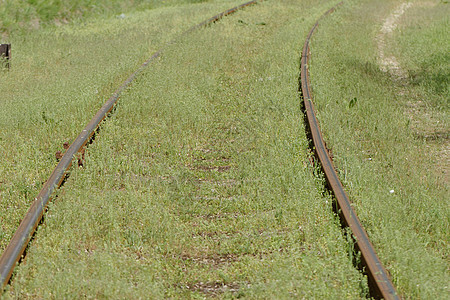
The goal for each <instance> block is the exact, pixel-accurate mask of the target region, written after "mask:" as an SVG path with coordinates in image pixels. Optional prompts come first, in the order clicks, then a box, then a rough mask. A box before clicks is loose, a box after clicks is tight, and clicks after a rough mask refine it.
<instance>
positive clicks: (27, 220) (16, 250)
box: [0, 0, 262, 290]
mask: <svg viewBox="0 0 450 300" xmlns="http://www.w3.org/2000/svg"><path fill="white" fill-rule="evenodd" d="M259 1H262V0H253V1H248V2H246V3H244V4H241V5H239V6H236V7H233V8H231V9H229V10H226V11H224V12H222V13H220V14H218V15H215V16H214V17H212V18H210V19H208V20H206V21H203V22H201V23H200V24H197V25H195V26H193V27H191V28H189V29H188V30H186V31H185V32H183V33H182V34H181V35H179V36H178V37H176V38H174V39H173V40H171V41H170V42H168V43H167V44H166V46H165V47H167V46H168V45H170V44H172V43H174V42H176V41H177V40H179V39H180V38H181V37H183V36H185V35H187V34H188V33H191V32H192V31H194V30H197V29H200V28H202V27H204V26H207V25H209V24H212V23H214V22H216V21H218V20H220V19H221V18H223V17H225V16H227V15H230V14H232V13H234V12H236V11H238V10H240V9H242V8H244V7H246V6H250V5H252V4H256V3H257V2H259ZM165 47H163V48H162V49H161V50H159V51H157V52H155V53H154V54H153V55H152V56H151V57H150V58H149V59H148V60H147V61H145V62H144V63H143V64H142V65H141V66H140V67H139V68H138V70H137V71H136V72H134V73H133V74H131V75H130V76H129V77H128V79H127V80H126V81H125V82H124V83H123V84H122V85H121V86H120V87H119V88H118V89H117V90H116V91H115V92H114V93H113V95H112V96H111V97H110V98H109V99H108V101H107V102H105V104H104V105H103V106H102V108H100V110H99V111H98V112H97V114H96V115H95V116H94V117H93V118H92V120H91V121H90V122H89V124H87V125H86V127H85V128H84V129H83V131H82V132H81V133H80V134H79V135H78V137H77V138H76V139H75V140H74V142H73V143H72V144H71V145H70V147H69V148H68V149H67V150H66V152H65V154H64V156H63V157H62V158H61V160H60V161H59V163H58V165H57V166H56V168H55V169H54V170H53V172H52V174H51V175H50V177H49V179H48V180H47V182H46V183H45V184H44V186H43V187H42V189H41V191H40V192H39V194H38V196H37V197H36V198H35V199H34V201H33V203H32V204H31V207H30V208H29V210H28V212H27V213H26V215H25V217H24V218H23V220H22V222H21V223H20V225H19V227H18V229H17V231H16V232H15V234H14V236H13V237H12V239H11V241H10V243H9V244H8V246H7V247H6V249H5V251H4V252H3V254H2V256H1V257H0V281H1V290H3V288H4V287H5V286H6V284H7V283H8V282H9V280H10V278H11V276H12V273H13V270H14V267H15V266H16V264H17V263H18V262H19V261H20V259H21V257H22V255H24V252H25V249H26V247H27V245H28V243H29V242H30V240H31V237H32V235H33V234H34V232H35V231H36V228H37V226H38V225H39V222H40V221H41V219H42V217H43V215H44V212H45V209H46V207H47V205H48V203H49V201H50V200H51V196H52V195H53V193H54V192H55V190H56V189H57V188H59V187H60V186H61V184H62V183H63V182H64V180H65V178H66V177H67V176H68V171H69V169H70V167H71V165H72V161H73V160H74V158H75V157H76V154H77V153H78V152H80V151H82V149H83V148H84V147H85V146H86V144H87V143H88V142H89V141H91V138H92V137H93V135H94V134H95V132H96V131H97V129H98V128H99V126H100V123H101V122H102V121H103V120H104V119H105V118H106V117H107V116H108V114H109V113H110V112H111V111H112V110H113V108H114V106H115V104H116V102H117V100H118V98H119V97H120V95H121V94H122V92H123V91H124V90H125V89H126V88H127V87H128V86H129V85H130V84H131V82H132V81H133V80H134V79H135V78H136V76H138V75H139V74H140V73H141V72H142V71H143V70H144V69H145V68H146V67H147V66H148V65H149V64H150V63H151V62H152V61H154V60H155V59H156V58H157V57H159V56H160V55H161V53H162V51H163V50H164V49H165Z"/></svg>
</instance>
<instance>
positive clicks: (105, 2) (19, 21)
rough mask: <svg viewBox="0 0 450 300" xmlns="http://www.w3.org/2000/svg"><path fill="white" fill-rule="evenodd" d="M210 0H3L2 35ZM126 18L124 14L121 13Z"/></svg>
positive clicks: (0, 24)
mask: <svg viewBox="0 0 450 300" xmlns="http://www.w3.org/2000/svg"><path fill="white" fill-rule="evenodd" d="M207 1H208V0H170V1H164V0H133V1H130V0H127V1H123V0H95V1H92V0H75V1H73V0H27V1H17V0H3V1H2V3H1V5H0V35H1V34H3V36H4V39H7V38H8V35H9V34H10V33H12V34H16V33H19V34H20V31H23V30H30V29H38V28H40V27H41V26H42V25H44V26H46V25H50V24H51V25H53V24H56V25H60V24H64V23H68V22H71V21H82V20H86V19H88V18H92V17H96V16H100V17H102V18H103V17H105V16H112V15H122V14H123V13H128V12H132V11H141V10H146V9H154V8H157V7H163V6H173V5H180V4H190V3H200V2H207ZM121 17H123V15H122V16H121Z"/></svg>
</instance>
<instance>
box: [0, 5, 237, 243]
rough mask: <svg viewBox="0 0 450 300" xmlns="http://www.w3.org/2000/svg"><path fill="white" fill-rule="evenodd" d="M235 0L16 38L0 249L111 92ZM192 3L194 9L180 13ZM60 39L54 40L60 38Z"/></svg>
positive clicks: (1, 115)
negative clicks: (68, 146) (165, 47)
mask: <svg viewBox="0 0 450 300" xmlns="http://www.w3.org/2000/svg"><path fill="white" fill-rule="evenodd" d="M236 3H237V2H236V1H234V2H232V1H231V2H224V3H220V4H218V3H216V4H211V5H201V6H180V7H173V8H165V9H163V10H161V9H160V10H152V11H148V12H140V13H135V14H133V15H131V16H130V17H129V18H126V19H115V18H113V19H109V18H107V19H105V20H100V19H99V20H97V21H92V22H90V23H88V24H84V25H81V24H78V25H74V26H65V27H62V28H49V29H45V30H39V31H36V32H33V33H29V32H24V33H23V34H22V35H16V36H14V37H12V44H13V59H12V62H11V64H12V67H11V70H10V71H8V72H0V94H1V98H0V128H1V131H0V151H1V156H2V160H1V163H0V181H1V184H0V198H1V201H0V210H1V212H0V218H1V222H0V224H1V230H0V237H1V238H0V249H1V250H2V251H3V249H4V248H5V247H6V244H7V243H8V242H9V240H10V238H11V237H12V234H13V233H14V230H15V229H16V228H17V226H18V224H19V222H20V220H21V218H22V217H23V215H24V214H25V212H26V210H27V209H28V207H29V204H30V203H31V201H32V200H33V198H34V197H35V196H36V195H37V193H38V191H39V189H40V188H41V187H42V184H43V182H44V181H45V180H47V178H48V177H49V175H50V173H51V171H52V169H53V168H54V166H55V165H56V159H55V152H56V151H57V150H63V149H62V144H63V143H64V142H72V141H73V140H74V139H75V137H76V136H77V135H78V134H79V133H80V131H81V130H82V129H83V127H84V126H85V125H86V124H87V123H88V122H89V120H90V119H91V118H92V117H93V115H94V114H95V112H96V111H97V110H98V109H99V108H100V107H101V105H102V104H103V103H104V102H105V101H106V99H108V98H109V97H110V95H111V94H112V93H113V91H114V90H115V89H116V88H117V87H118V86H119V85H120V84H121V83H122V82H123V81H124V80H125V79H126V78H127V77H128V76H129V75H130V74H131V73H132V72H134V70H135V69H136V68H137V66H138V65H140V64H141V63H142V62H143V61H145V60H146V59H147V58H148V57H149V56H150V55H151V54H152V53H153V52H154V51H156V50H158V49H159V48H161V47H162V46H163V45H164V44H165V43H166V42H167V41H169V40H170V39H172V38H173V37H175V36H176V35H177V34H179V33H180V32H182V31H183V30H186V29H187V28H188V27H190V26H192V25H193V24H196V22H200V21H202V20H204V19H205V18H208V17H210V16H211V15H213V14H215V13H217V10H221V9H222V10H224V9H226V8H228V7H229V6H230V5H234V4H236ZM183 9H186V12H187V13H189V14H182V13H180V10H183ZM55 37H56V38H55Z"/></svg>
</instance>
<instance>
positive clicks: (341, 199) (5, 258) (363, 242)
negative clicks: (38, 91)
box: [0, 0, 398, 299]
mask: <svg viewBox="0 0 450 300" xmlns="http://www.w3.org/2000/svg"><path fill="white" fill-rule="evenodd" d="M257 2H259V1H258V0H254V1H249V2H246V3H244V4H242V5H239V6H236V7H234V8H231V9H229V10H227V11H224V12H222V13H220V14H218V15H215V16H213V17H212V18H210V19H208V20H205V21H203V22H201V23H199V24H197V25H195V26H193V27H191V28H189V29H188V30H187V31H185V32H184V33H182V34H181V35H180V36H179V37H178V38H175V39H173V40H172V41H170V42H169V43H168V44H167V46H168V45H170V44H171V43H174V42H176V41H177V39H179V38H180V37H182V36H185V35H187V34H189V33H190V32H192V31H195V30H197V29H199V28H202V27H204V26H207V25H209V24H212V23H214V22H216V21H218V20H220V19H221V18H222V17H224V16H227V15H229V14H232V13H234V12H236V11H238V10H239V9H242V8H244V7H246V6H250V5H252V4H255V3H257ZM341 4H342V3H341ZM335 9H336V7H334V8H332V9H330V10H329V11H327V12H326V13H325V14H324V15H323V16H322V17H321V19H322V18H324V17H325V16H327V15H329V14H331V13H332V12H333V11H334V10H335ZM319 21H320V19H319ZM319 21H317V22H316V23H315V25H314V26H313V28H312V29H311V31H310V32H309V34H308V36H307V39H306V41H305V44H304V48H303V52H302V59H301V80H300V92H301V93H302V95H303V104H304V110H305V120H306V121H307V124H308V126H309V135H310V137H311V138H312V142H313V144H314V150H315V153H316V155H317V157H318V159H319V161H320V164H321V167H322V169H323V172H324V174H325V177H326V179H327V182H328V185H329V187H330V190H331V191H332V193H333V194H334V196H335V198H336V206H337V208H338V211H339V214H340V216H341V218H342V220H343V221H342V222H343V223H344V225H345V226H348V227H349V228H350V229H351V231H352V234H353V236H354V237H355V242H356V248H357V250H359V251H360V252H361V256H362V263H363V264H364V267H365V271H366V272H367V275H368V278H369V286H370V289H371V295H372V296H373V297H376V298H385V299H398V296H397V292H396V290H395V288H394V286H393V284H392V282H391V280H390V278H389V275H388V273H387V271H386V270H385V268H384V267H383V266H382V264H381V262H380V260H379V258H378V257H377V255H376V252H375V250H374V247H373V245H372V244H371V243H370V240H369V238H368V236H367V233H366V232H365V230H364V228H363V227H362V225H361V223H360V222H359V220H358V217H357V215H356V213H355V212H354V210H353V209H352V207H351V204H350V200H349V198H348V196H347V194H346V192H345V190H344V188H343V185H342V183H341V182H340V181H339V179H338V176H337V173H336V171H335V168H334V165H333V162H332V159H331V158H330V156H329V154H328V151H327V149H326V146H325V143H324V141H323V138H322V135H321V132H320V128H319V125H318V121H317V119H316V116H315V114H314V106H313V102H312V100H313V97H312V92H311V87H310V84H309V74H308V59H309V52H310V49H309V43H310V40H311V37H312V35H313V33H314V32H315V30H316V28H317V27H318V24H319ZM167 46H166V47H167ZM164 49H165V48H163V49H161V50H159V51H157V52H156V53H154V54H153V55H152V56H151V57H150V58H149V59H148V60H147V61H145V62H144V63H143V64H142V65H141V66H140V68H139V69H138V70H137V71H136V72H134V73H133V74H131V75H130V76H129V78H128V79H127V80H126V81H125V82H124V83H123V84H122V85H121V86H120V87H119V88H118V89H117V90H116V91H115V92H114V93H113V95H112V96H111V97H110V98H109V99H108V101H107V102H105V104H104V105H103V106H102V108H101V109H100V110H99V111H98V112H97V113H96V115H95V116H94V117H93V118H92V120H91V121H90V122H89V124H88V125H87V126H86V127H85V128H84V129H83V130H82V132H81V133H80V135H79V136H78V137H77V138H76V139H75V140H74V142H73V143H72V144H71V145H70V146H69V148H68V149H67V150H66V152H65V153H64V155H63V156H62V158H61V160H60V161H59V163H58V165H57V166H56V168H55V169H54V171H53V172H52V174H51V176H50V177H49V179H48V180H47V182H46V183H45V184H44V186H43V188H42V190H41V191H40V193H39V194H38V196H37V197H36V198H35V200H34V202H33V203H32V205H31V207H30V209H29V210H28V212H27V214H26V215H25V217H24V218H23V220H22V222H21V224H20V225H19V228H18V229H17V231H16V233H15V234H14V236H13V238H12V240H11V242H10V243H9V245H8V246H7V248H6V249H5V251H4V253H3V255H2V256H1V258H0V276H1V284H2V288H3V287H5V285H7V283H8V282H9V280H10V279H11V276H12V273H13V270H14V267H15V266H16V265H17V263H18V262H20V260H21V259H22V257H23V256H24V253H25V251H26V248H27V246H28V244H29V242H30V240H31V239H32V236H33V234H34V232H35V231H36V228H37V227H38V225H39V223H40V222H41V220H42V218H43V216H44V213H45V210H46V207H47V205H48V203H49V201H51V199H52V195H53V194H54V192H55V191H56V190H57V189H58V188H59V187H61V186H62V184H63V183H64V181H65V180H66V179H67V176H68V171H69V169H70V168H71V165H72V162H73V160H74V159H76V158H77V153H83V151H84V149H85V147H86V146H87V144H89V143H91V142H92V141H93V138H94V137H95V134H96V133H97V132H98V130H99V129H100V125H101V122H102V121H103V120H105V118H106V117H107V116H108V115H109V114H110V113H111V112H112V111H113V110H114V107H115V104H116V102H117V100H118V99H119V97H120V95H121V94H122V92H123V91H124V90H125V89H126V88H127V87H128V86H129V85H130V84H131V83H132V82H133V80H134V79H135V78H136V77H137V76H138V75H139V74H140V73H141V72H142V71H143V70H144V69H145V68H146V67H147V66H148V65H150V64H151V63H152V61H154V60H155V59H156V58H158V57H159V56H160V55H161V53H162V52H163V51H164Z"/></svg>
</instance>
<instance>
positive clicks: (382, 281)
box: [300, 2, 399, 299]
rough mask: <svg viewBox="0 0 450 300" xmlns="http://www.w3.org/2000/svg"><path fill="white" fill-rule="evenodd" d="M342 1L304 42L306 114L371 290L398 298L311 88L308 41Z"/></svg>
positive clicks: (303, 62)
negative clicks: (342, 175) (340, 170)
mask: <svg viewBox="0 0 450 300" xmlns="http://www.w3.org/2000/svg"><path fill="white" fill-rule="evenodd" d="M342 3H343V2H341V3H339V4H338V5H336V6H335V7H333V8H331V9H330V10H328V11H327V12H326V13H325V14H324V15H322V17H320V18H319V20H318V21H317V22H316V23H315V24H314V26H313V27H312V29H311V31H310V32H309V34H308V36H307V38H306V41H305V44H304V46H303V52H302V59H301V67H300V68H301V75H300V77H301V92H302V95H303V102H304V105H305V110H306V117H307V120H308V125H309V129H310V134H311V136H312V140H313V143H314V148H315V152H316V155H317V157H318V158H319V161H320V163H321V166H322V169H323V172H324V173H325V177H326V180H327V182H328V184H329V186H330V188H331V191H332V192H333V193H334V196H335V198H336V204H337V206H338V209H339V210H340V214H341V216H342V217H343V219H344V222H345V223H346V225H347V226H348V227H349V228H350V229H351V231H352V234H353V236H354V238H355V240H356V248H357V249H358V250H359V251H360V252H361V258H362V263H363V265H364V266H365V267H366V271H367V274H368V277H369V287H370V288H371V293H372V294H373V296H375V297H377V298H384V299H399V296H398V295H397V292H396V290H395V288H394V285H393V284H392V282H391V279H390V278H389V275H388V273H387V271H386V269H385V268H384V267H383V265H382V263H381V261H380V259H379V258H378V256H377V254H376V252H375V250H374V247H373V245H372V243H371V242H370V240H369V237H368V235H367V233H366V231H365V229H364V228H363V226H362V225H361V222H360V221H359V218H358V216H357V215H356V213H355V211H354V210H353V208H352V206H351V202H350V200H349V198H348V196H347V194H346V192H345V190H344V187H343V185H342V183H341V181H340V180H339V178H338V175H337V173H336V171H335V168H334V165H333V162H332V159H331V158H330V156H329V154H328V151H327V149H326V146H325V143H324V140H323V138H322V134H321V131H320V128H319V124H318V121H317V118H316V115H315V113H314V105H313V102H312V100H313V97H312V92H311V86H310V81H309V73H308V59H309V52H310V49H309V42H310V40H311V36H312V35H313V33H314V31H315V30H316V28H317V26H318V25H319V21H320V20H321V19H322V18H324V17H326V16H327V15H329V14H331V13H332V12H334V11H335V9H336V8H337V7H338V6H339V5H341V4H342Z"/></svg>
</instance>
